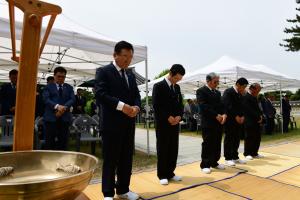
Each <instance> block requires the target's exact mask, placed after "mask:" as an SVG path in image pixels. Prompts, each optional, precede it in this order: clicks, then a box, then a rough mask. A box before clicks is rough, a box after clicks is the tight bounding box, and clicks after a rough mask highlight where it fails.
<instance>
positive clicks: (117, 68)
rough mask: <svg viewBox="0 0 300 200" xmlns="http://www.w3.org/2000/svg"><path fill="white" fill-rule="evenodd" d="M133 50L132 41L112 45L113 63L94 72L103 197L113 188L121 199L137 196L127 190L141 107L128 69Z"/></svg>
mask: <svg viewBox="0 0 300 200" xmlns="http://www.w3.org/2000/svg"><path fill="white" fill-rule="evenodd" d="M133 52H134V49H133V46H132V44H130V43H128V42H126V41H120V42H118V43H117V44H116V45H115V48H114V54H113V56H114V62H113V63H111V64H109V65H106V66H104V67H100V68H98V69H97V71H96V78H95V96H96V101H97V104H98V105H100V107H101V112H100V113H101V115H100V121H101V122H100V124H101V134H102V147H103V149H102V150H103V152H102V153H103V168H102V193H103V195H104V200H113V197H114V195H115V190H116V193H117V195H118V197H119V198H120V199H129V200H136V199H138V198H139V195H137V194H136V193H134V192H132V191H130V190H129V185H130V178H131V171H132V155H133V151H134V135H135V117H136V115H137V114H138V113H139V111H140V107H141V97H140V93H139V90H138V87H137V84H136V78H135V76H134V74H133V73H132V72H130V71H129V70H127V68H128V66H129V65H130V63H131V60H132V58H133ZM116 175H117V181H115V176H116Z"/></svg>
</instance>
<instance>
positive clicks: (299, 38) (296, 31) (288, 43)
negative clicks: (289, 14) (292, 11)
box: [279, 0, 300, 51]
mask: <svg viewBox="0 0 300 200" xmlns="http://www.w3.org/2000/svg"><path fill="white" fill-rule="evenodd" d="M296 2H297V3H298V4H299V3H300V1H298V0H296ZM296 10H297V11H298V12H299V11H300V8H296ZM287 21H288V22H289V23H292V24H293V26H292V27H290V28H285V29H284V32H285V33H287V34H291V35H292V37H291V38H287V39H283V41H285V43H284V44H279V45H280V46H282V47H285V50H286V51H299V50H300V16H299V15H298V14H296V19H287Z"/></svg>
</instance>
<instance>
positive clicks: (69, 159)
mask: <svg viewBox="0 0 300 200" xmlns="http://www.w3.org/2000/svg"><path fill="white" fill-rule="evenodd" d="M97 163H98V159H97V158H96V157H94V156H91V155H88V154H84V153H78V152H68V151H19V152H6V153H0V168H1V167H7V166H11V167H13V168H14V171H13V172H12V173H11V174H9V175H8V176H4V177H0V200H13V199H14V200H15V199H16V200H23V199H33V200H37V199H38V200H50V199H53V200H54V199H55V200H63V199H64V200H72V199H75V198H76V197H77V196H78V195H79V194H80V193H81V191H82V190H84V189H85V188H86V187H87V185H88V184H89V181H90V180H91V178H92V175H93V172H94V170H95V168H96V166H97ZM57 164H61V165H63V166H66V165H69V164H73V165H77V166H79V167H80V168H81V172H79V173H76V174H72V173H67V172H64V171H60V170H57Z"/></svg>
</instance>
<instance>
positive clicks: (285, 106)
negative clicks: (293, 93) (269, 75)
mask: <svg viewBox="0 0 300 200" xmlns="http://www.w3.org/2000/svg"><path fill="white" fill-rule="evenodd" d="M281 103H282V115H284V116H290V113H291V110H292V107H291V104H290V102H289V101H287V100H285V99H281Z"/></svg>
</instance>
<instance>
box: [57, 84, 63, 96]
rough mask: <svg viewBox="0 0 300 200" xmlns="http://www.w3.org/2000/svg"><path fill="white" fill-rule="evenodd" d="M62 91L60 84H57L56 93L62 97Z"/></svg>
mask: <svg viewBox="0 0 300 200" xmlns="http://www.w3.org/2000/svg"><path fill="white" fill-rule="evenodd" d="M62 92H63V90H62V85H61V84H59V85H58V94H59V96H60V97H62Z"/></svg>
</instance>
